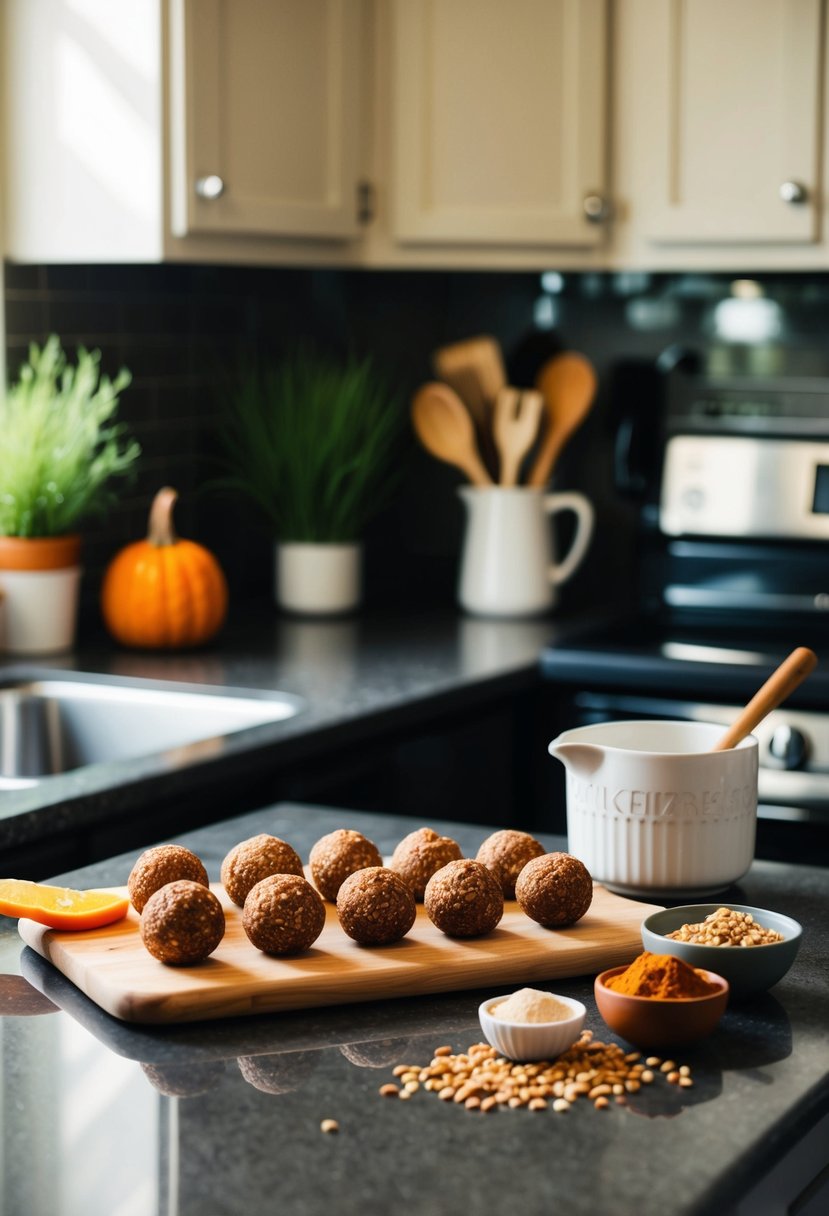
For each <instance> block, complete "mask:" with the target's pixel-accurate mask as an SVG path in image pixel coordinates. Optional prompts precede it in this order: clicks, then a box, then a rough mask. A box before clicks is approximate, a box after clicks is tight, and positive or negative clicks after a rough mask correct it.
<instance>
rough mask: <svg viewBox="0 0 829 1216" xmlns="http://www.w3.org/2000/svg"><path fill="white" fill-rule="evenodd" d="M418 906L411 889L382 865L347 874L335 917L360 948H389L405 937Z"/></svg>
mask: <svg viewBox="0 0 829 1216" xmlns="http://www.w3.org/2000/svg"><path fill="white" fill-rule="evenodd" d="M416 915H417V907H416V905H415V897H414V895H413V894H412V890H411V887H410V886H409V885H408V883H405V882H404V881H403V879H402V878H400V877H399V875H397V874H395V873H394V871H393V870H387V869H386V867H385V866H368V867H366V868H365V869H363V870H356V871H355V872H354V873H353V874H349V876H348V878H346V880H345V882H344V883H343V884H342V886H341V887H340V889H339V891H338V892H337V916H338V918H339V921H340V924H341V925H342V927H343V929H344V930H345V932H346V933H347V934H348V936H349V937H351V938H353V939H354V941H355V942H359V943H360V945H361V946H388V945H389V944H390V943H391V942H397V941H399V940H400V938H401V937H405V936H406V934H407V933H408V932H409V930H410V929H411V927H412V925H413V924H414V922H415V917H416Z"/></svg>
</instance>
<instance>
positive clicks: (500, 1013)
mask: <svg viewBox="0 0 829 1216" xmlns="http://www.w3.org/2000/svg"><path fill="white" fill-rule="evenodd" d="M489 1012H490V1013H491V1014H492V1016H493V1017H494V1018H500V1019H501V1020H502V1021H504V1022H563V1021H565V1019H566V1018H572V1017H573V1016H574V1014H573V1010H572V1009H571V1008H570V1006H569V1005H565V1004H564V1002H563V1001H560V1000H558V998H557V997H554V996H553V995H552V994H551V993H549V992H539V991H538V990H537V989H536V988H519V989H518V991H517V992H513V994H512V996H508V997H506V998H505V1000H503V1001H498V1002H497V1003H496V1004H495V1005H490V1007H489Z"/></svg>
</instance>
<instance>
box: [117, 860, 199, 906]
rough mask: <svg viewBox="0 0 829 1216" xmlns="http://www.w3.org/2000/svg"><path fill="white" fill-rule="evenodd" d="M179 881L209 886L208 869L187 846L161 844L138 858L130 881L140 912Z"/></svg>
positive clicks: (128, 887)
mask: <svg viewBox="0 0 829 1216" xmlns="http://www.w3.org/2000/svg"><path fill="white" fill-rule="evenodd" d="M179 878H189V879H190V880H191V881H192V882H199V883H201V885H202V886H203V887H206V886H208V885H209V882H208V878H207V870H205V868H204V865H203V864H202V862H201V860H200V858H198V857H197V856H196V854H195V853H191V852H190V850H189V849H185V848H184V847H183V845H180V844H159V845H156V846H155V848H152V849H147V850H146V852H144V853H142V854H141V856H140V857H139V858H138V861H137V862H136V863H135V865H134V866H133V867H132V870H131V871H130V876H129V878H128V879H127V890H128V891H129V897H130V900H131V901H132V906H133V907H134V908H135V910H136V912H143V910H144V905H145V904H146V902H147V900H148V899H149V898H150V896H151V895H154V894H155V893H156V891H158V890H159V889H160V888H161V887H164V886H166V885H167V883H168V882H175V881H176V880H177V879H179Z"/></svg>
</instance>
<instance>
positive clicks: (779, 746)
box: [769, 723, 809, 768]
mask: <svg viewBox="0 0 829 1216" xmlns="http://www.w3.org/2000/svg"><path fill="white" fill-rule="evenodd" d="M808 750H809V748H808V743H807V742H806V736H805V735H804V734H803V732H802V731H800V730H798V729H797V727H795V726H787V725H786V724H785V723H783V724H782V725H781V726H778V727H775V730H774V733H773V735H772V736H771V738H770V739H769V753H770V755H772V756H774V758H775V760H779V761H780V762H781V763H782V765H783V767H784V768H800V766H801V764H802V763H803V761H804V760H805V759H806V753H807V751H808Z"/></svg>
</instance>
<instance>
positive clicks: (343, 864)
mask: <svg viewBox="0 0 829 1216" xmlns="http://www.w3.org/2000/svg"><path fill="white" fill-rule="evenodd" d="M308 864H309V865H310V867H311V877H312V878H313V880H314V882H315V883H316V884H317V889H318V890H319V892H320V894H321V895H322V896H323V898H324V899H327V900H329V901H330V902H331V903H332V904H334V903H336V902H337V892H338V891H339V889H340V887H341V886H342V884H343V883H344V882H345V880H346V879H347V878H348V876H349V874H353V873H354V871H355V870H364V869H365V868H366V866H381V865H382V864H383V858H382V857H381V856H380V851H379V849H378V848H377V845H376V844H374V843H373V842H372V841H371V840H368V839H367V838H366V837H365V836H363V835H362V834H361V833H360V832H354V831H352V830H351V829H350V828H337V830H336V831H335V832H329V833H328V835H327V836H323V837H322V838H321V839H320V840H318V841H317V843H316V844H315V845H314V847H313V848H312V849H311V855H310V857H309V858H308Z"/></svg>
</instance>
